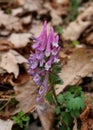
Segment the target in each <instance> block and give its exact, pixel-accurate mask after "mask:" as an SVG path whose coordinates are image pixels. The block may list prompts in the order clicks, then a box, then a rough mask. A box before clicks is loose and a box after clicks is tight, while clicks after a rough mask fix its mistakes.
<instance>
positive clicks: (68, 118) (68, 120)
mask: <svg viewBox="0 0 93 130" xmlns="http://www.w3.org/2000/svg"><path fill="white" fill-rule="evenodd" d="M61 115H62V119H63V121H64V122H65V124H66V125H67V126H71V124H72V123H73V118H72V117H71V115H70V113H68V112H62V113H61Z"/></svg>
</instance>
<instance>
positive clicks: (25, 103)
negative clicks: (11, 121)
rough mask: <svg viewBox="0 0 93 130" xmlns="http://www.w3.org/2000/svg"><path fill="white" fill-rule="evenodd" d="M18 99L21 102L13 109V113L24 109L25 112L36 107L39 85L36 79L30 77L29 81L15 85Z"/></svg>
mask: <svg viewBox="0 0 93 130" xmlns="http://www.w3.org/2000/svg"><path fill="white" fill-rule="evenodd" d="M14 90H15V93H16V97H15V98H16V100H17V101H18V102H19V103H18V105H17V106H16V108H15V110H14V111H13V113H12V114H13V115H14V114H16V113H18V112H20V111H24V113H28V112H32V111H33V110H34V109H35V107H36V104H37V103H36V98H37V86H36V85H35V83H34V81H33V80H32V79H30V80H29V81H28V82H27V83H25V84H23V85H20V86H15V87H14Z"/></svg>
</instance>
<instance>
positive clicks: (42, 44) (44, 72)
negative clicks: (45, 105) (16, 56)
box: [28, 21, 60, 101]
mask: <svg viewBox="0 0 93 130" xmlns="http://www.w3.org/2000/svg"><path fill="white" fill-rule="evenodd" d="M58 41H59V37H58V35H56V36H55V34H54V29H53V27H50V31H49V33H48V34H47V23H46V21H45V22H44V26H43V30H42V32H41V34H40V36H39V37H37V38H35V37H34V38H33V42H34V44H33V45H32V48H33V50H34V51H31V54H30V57H29V59H28V64H29V70H28V72H29V74H30V75H31V76H32V77H33V80H34V82H35V83H36V84H37V86H38V89H39V91H38V93H39V96H38V98H37V100H38V101H42V100H43V98H44V95H45V93H46V92H47V91H48V89H49V86H51V85H53V84H56V83H57V82H58V81H60V79H59V76H58V75H57V73H56V71H55V70H57V68H59V62H60V61H59V58H58V57H59V52H60V46H59V44H58ZM53 80H56V82H55V83H54V82H53Z"/></svg>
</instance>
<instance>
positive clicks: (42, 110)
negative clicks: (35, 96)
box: [37, 103, 54, 130]
mask: <svg viewBox="0 0 93 130" xmlns="http://www.w3.org/2000/svg"><path fill="white" fill-rule="evenodd" d="M37 112H38V115H39V118H40V120H41V124H42V127H43V130H51V129H52V127H53V123H54V107H53V106H51V105H50V104H48V103H42V104H40V105H37Z"/></svg>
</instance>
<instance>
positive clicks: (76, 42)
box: [72, 41, 80, 46]
mask: <svg viewBox="0 0 93 130" xmlns="http://www.w3.org/2000/svg"><path fill="white" fill-rule="evenodd" d="M72 44H73V45H74V46H77V45H79V44H80V42H79V41H73V42H72Z"/></svg>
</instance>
